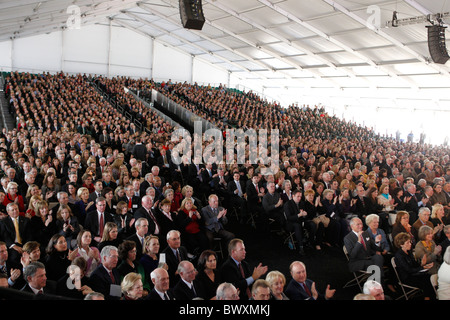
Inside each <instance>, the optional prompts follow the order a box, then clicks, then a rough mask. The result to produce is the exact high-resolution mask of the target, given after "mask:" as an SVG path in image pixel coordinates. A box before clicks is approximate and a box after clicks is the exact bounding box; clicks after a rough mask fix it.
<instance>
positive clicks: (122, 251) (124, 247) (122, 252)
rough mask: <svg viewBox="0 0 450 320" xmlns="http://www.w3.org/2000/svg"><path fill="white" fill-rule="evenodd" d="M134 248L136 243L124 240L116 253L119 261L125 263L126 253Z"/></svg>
mask: <svg viewBox="0 0 450 320" xmlns="http://www.w3.org/2000/svg"><path fill="white" fill-rule="evenodd" d="M134 248H136V242H134V241H131V240H124V241H123V242H122V243H121V244H120V245H119V247H118V250H117V253H118V254H119V259H120V260H122V261H125V260H126V259H127V258H128V252H130V251H131V250H133V249H134Z"/></svg>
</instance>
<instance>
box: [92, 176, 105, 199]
mask: <svg viewBox="0 0 450 320" xmlns="http://www.w3.org/2000/svg"><path fill="white" fill-rule="evenodd" d="M94 189H95V190H94V192H91V193H90V194H89V201H95V200H96V199H97V198H98V197H101V196H102V191H103V182H102V180H95V182H94Z"/></svg>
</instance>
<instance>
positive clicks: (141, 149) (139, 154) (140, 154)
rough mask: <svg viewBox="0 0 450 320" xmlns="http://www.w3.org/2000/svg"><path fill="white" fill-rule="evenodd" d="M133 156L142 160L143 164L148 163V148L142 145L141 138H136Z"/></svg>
mask: <svg viewBox="0 0 450 320" xmlns="http://www.w3.org/2000/svg"><path fill="white" fill-rule="evenodd" d="M131 154H132V155H133V157H134V158H136V159H138V160H141V161H143V162H145V161H147V157H146V155H147V148H146V147H145V146H144V145H143V144H142V139H141V137H137V138H136V143H135V145H134V146H133V149H132V151H131Z"/></svg>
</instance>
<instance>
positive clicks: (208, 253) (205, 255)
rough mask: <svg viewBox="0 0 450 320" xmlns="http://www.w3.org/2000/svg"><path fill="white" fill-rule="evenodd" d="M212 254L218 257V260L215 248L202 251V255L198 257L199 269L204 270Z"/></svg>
mask: <svg viewBox="0 0 450 320" xmlns="http://www.w3.org/2000/svg"><path fill="white" fill-rule="evenodd" d="M210 256H214V258H216V261H217V253H216V252H215V251H214V250H209V249H207V250H204V251H202V253H201V254H200V257H199V258H198V262H197V269H198V270H204V269H205V267H206V261H208V259H209V257H210Z"/></svg>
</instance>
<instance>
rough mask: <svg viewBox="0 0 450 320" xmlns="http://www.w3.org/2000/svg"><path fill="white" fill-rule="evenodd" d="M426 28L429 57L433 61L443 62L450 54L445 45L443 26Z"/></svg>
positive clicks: (449, 57)
mask: <svg viewBox="0 0 450 320" xmlns="http://www.w3.org/2000/svg"><path fill="white" fill-rule="evenodd" d="M427 28H428V49H429V51H430V55H431V59H432V60H433V62H435V63H439V64H445V63H446V62H447V60H448V59H450V56H449V55H448V52H447V48H446V46H445V28H446V27H443V26H439V25H435V26H427Z"/></svg>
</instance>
